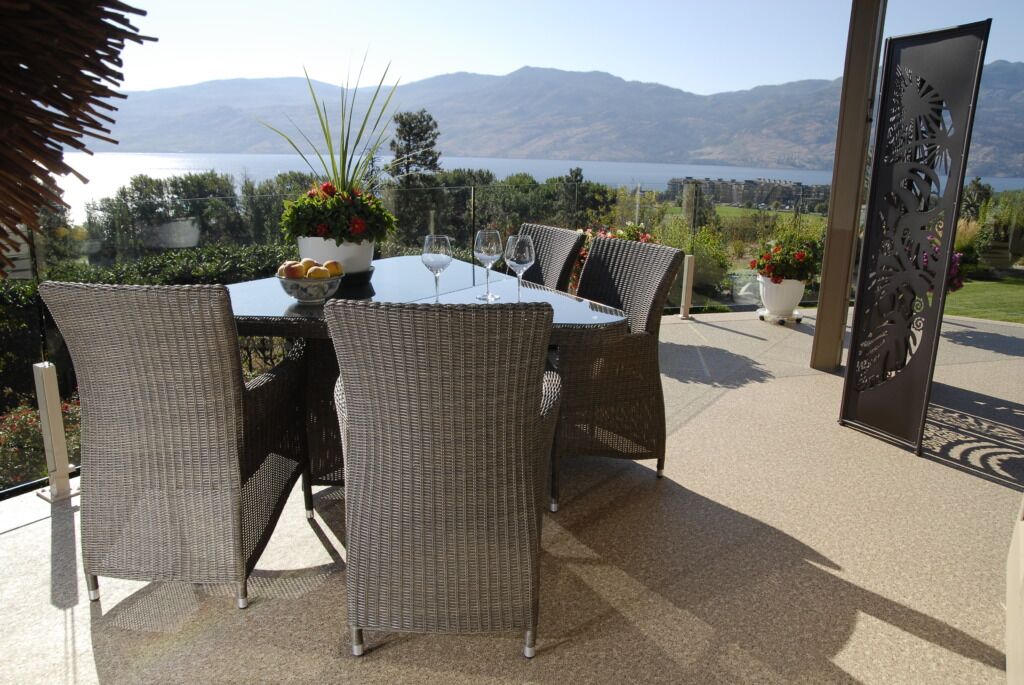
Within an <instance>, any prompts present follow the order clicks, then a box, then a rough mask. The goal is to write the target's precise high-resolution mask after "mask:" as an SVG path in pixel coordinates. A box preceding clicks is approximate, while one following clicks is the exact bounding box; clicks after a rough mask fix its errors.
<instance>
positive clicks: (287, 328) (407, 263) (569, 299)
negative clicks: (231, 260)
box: [228, 256, 626, 344]
mask: <svg viewBox="0 0 1024 685" xmlns="http://www.w3.org/2000/svg"><path fill="white" fill-rule="evenodd" d="M484 271H485V270H484V268H483V267H481V266H476V265H473V264H469V263H468V262H463V261H459V260H452V263H451V265H450V266H449V267H448V268H447V269H445V271H444V272H443V273H442V274H441V281H440V297H439V298H438V301H439V302H440V303H441V304H485V303H484V302H483V301H482V300H479V299H477V296H478V295H480V294H481V293H483V292H484V289H485V279H486V274H485V273H484ZM490 289H491V292H492V293H495V294H497V295H498V296H499V299H498V300H496V303H508V302H517V301H519V299H518V297H519V296H518V295H517V292H516V278H515V277H514V276H509V275H507V274H504V273H501V272H499V271H496V270H492V271H491V275H490ZM228 292H229V293H230V294H231V307H232V309H233V310H234V314H235V322H236V325H237V327H238V332H239V334H240V335H257V336H260V335H264V336H281V337H302V338H327V337H328V335H327V326H326V324H325V323H324V317H323V306H322V305H305V304H299V303H298V302H296V301H295V300H294V299H292V298H291V297H290V296H289V295H288V294H287V293H285V292H284V289H283V288H281V284H280V283H278V282H277V278H276V277H270V278H261V279H258V280H254V281H245V282H242V283H234V284H232V285H229V286H228ZM521 297H522V301H523V302H547V303H549V304H550V305H551V307H552V309H553V310H554V318H553V329H554V330H553V333H552V336H553V339H552V343H553V344H555V343H556V342H557V331H558V329H559V328H573V329H578V328H581V327H591V326H593V327H597V328H605V327H624V326H625V325H626V324H625V321H626V318H625V314H623V312H622V311H621V310H619V309H615V308H612V307H608V306H605V305H603V304H599V303H597V302H591V301H589V300H584V299H581V298H578V297H575V296H573V295H569V294H567V293H563V292H559V291H556V290H551V289H550V288H545V287H543V286H539V285H535V284H532V283H526V282H524V283H523V289H522V294H521ZM338 298H344V299H361V300H372V301H375V302H401V303H431V302H434V301H435V299H434V276H433V274H431V273H430V272H429V271H427V269H426V267H424V266H423V262H422V261H421V260H420V258H419V257H418V256H406V257H390V258H387V259H378V260H376V261H374V262H373V277H372V279H371V281H370V282H369V283H367V284H365V285H361V286H356V287H349V288H346V287H344V281H342V287H341V288H339V289H338V292H337V293H335V294H334V296H333V297H332V299H338Z"/></svg>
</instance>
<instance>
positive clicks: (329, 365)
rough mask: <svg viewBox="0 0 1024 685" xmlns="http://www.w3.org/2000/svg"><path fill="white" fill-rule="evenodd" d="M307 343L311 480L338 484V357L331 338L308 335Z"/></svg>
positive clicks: (341, 477)
mask: <svg viewBox="0 0 1024 685" xmlns="http://www.w3.org/2000/svg"><path fill="white" fill-rule="evenodd" d="M306 345H307V347H306V354H307V358H308V363H307V366H306V368H307V371H306V374H307V376H306V439H307V441H308V445H309V461H310V471H311V472H312V476H313V482H314V483H316V484H319V485H325V484H330V485H338V484H342V483H344V481H345V471H344V465H345V460H344V456H343V454H342V451H341V430H340V429H339V428H338V414H337V412H336V411H335V409H334V384H335V383H336V382H337V380H338V360H337V358H336V357H335V356H334V346H333V345H332V343H331V341H330V340H318V339H307V340H306Z"/></svg>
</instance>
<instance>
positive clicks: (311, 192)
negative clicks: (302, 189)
mask: <svg viewBox="0 0 1024 685" xmlns="http://www.w3.org/2000/svg"><path fill="white" fill-rule="evenodd" d="M318 192H319V191H318V190H317V189H316V188H310V189H309V190H307V191H306V197H316V196H317V193H318Z"/></svg>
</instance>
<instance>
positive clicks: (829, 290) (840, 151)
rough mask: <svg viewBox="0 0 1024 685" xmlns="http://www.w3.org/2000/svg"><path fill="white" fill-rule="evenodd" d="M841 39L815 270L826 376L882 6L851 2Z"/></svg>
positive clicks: (846, 280) (839, 313)
mask: <svg viewBox="0 0 1024 685" xmlns="http://www.w3.org/2000/svg"><path fill="white" fill-rule="evenodd" d="M851 4H852V8H851V11H850V32H849V34H848V35H847V39H846V67H845V69H844V71H843V91H842V95H841V96H840V101H839V129H838V131H837V132H836V155H835V164H834V166H833V169H832V191H831V201H830V202H829V212H828V231H827V233H826V234H825V254H824V257H823V258H822V265H821V291H820V293H819V296H818V316H817V321H816V323H815V326H814V343H813V345H812V347H811V367H812V368H815V369H820V370H822V371H827V370H831V369H835V368H836V367H838V366H839V363H840V362H841V361H842V355H843V334H844V333H845V331H846V312H847V309H848V307H849V299H850V281H851V279H850V272H851V269H852V266H853V258H854V249H855V247H856V244H857V234H858V231H859V229H860V206H861V196H862V194H863V193H864V192H865V190H864V171H865V169H866V168H867V155H868V144H869V141H870V136H871V116H872V110H873V109H874V97H875V81H876V78H875V77H876V75H877V72H878V58H879V54H880V52H881V48H882V29H883V26H884V24H885V4H886V0H853V2H852V3H851Z"/></svg>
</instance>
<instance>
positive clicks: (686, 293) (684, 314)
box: [679, 254, 696, 319]
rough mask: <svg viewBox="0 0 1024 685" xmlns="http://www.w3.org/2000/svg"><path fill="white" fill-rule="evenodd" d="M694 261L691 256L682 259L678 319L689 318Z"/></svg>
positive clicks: (691, 302)
mask: <svg viewBox="0 0 1024 685" xmlns="http://www.w3.org/2000/svg"><path fill="white" fill-rule="evenodd" d="M695 263H696V259H695V258H694V256H693V255H692V254H688V255H686V256H685V257H683V292H682V295H681V297H680V298H679V318H680V319H689V318H690V307H691V305H692V304H693V272H694V266H695Z"/></svg>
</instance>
